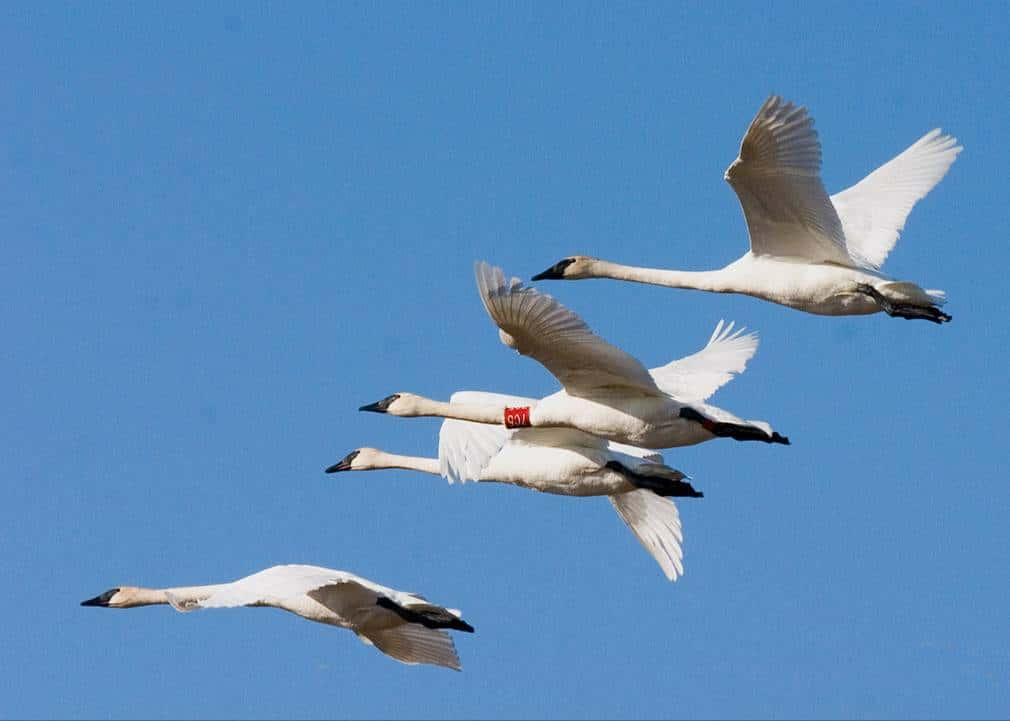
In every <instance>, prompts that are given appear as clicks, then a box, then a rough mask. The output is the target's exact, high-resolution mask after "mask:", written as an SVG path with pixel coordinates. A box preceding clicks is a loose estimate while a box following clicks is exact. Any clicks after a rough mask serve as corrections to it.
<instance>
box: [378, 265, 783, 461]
mask: <svg viewBox="0 0 1010 721" xmlns="http://www.w3.org/2000/svg"><path fill="white" fill-rule="evenodd" d="M476 276H477V286H478V289H479V291H480V295H481V300H482V301H483V303H484V307H485V308H486V309H487V312H488V315H490V316H491V318H492V319H493V320H494V321H495V323H496V324H497V325H498V327H499V329H500V332H499V336H500V338H501V340H502V342H503V343H505V345H507V346H509V347H510V348H513V349H515V350H516V351H518V352H519V353H521V354H522V355H527V356H530V357H532V358H534V359H535V360H537V361H539V362H540V363H541V364H542V365H544V366H545V367H546V368H547V370H549V371H550V372H551V373H552V374H553V375H554V376H555V377H556V378H557V379H558V380H559V381H560V382H561V384H562V385H563V386H564V388H563V389H562V390H561V391H558V392H557V393H554V394H552V395H549V396H547V397H545V398H543V399H541V400H539V401H529V402H528V404H527V407H528V408H529V417H528V419H524V423H523V424H524V425H529V426H531V427H533V428H572V429H577V430H580V431H584V432H586V433H589V434H592V435H595V436H599V437H601V438H605V439H607V440H610V441H614V442H616V443H624V444H629V445H633V446H642V447H645V448H673V447H677V446H688V445H692V444H695V443H701V442H703V441H708V440H711V439H712V438H715V437H717V433H716V432H715V431H713V430H712V427H713V426H712V425H711V423H710V422H717V423H722V424H730V425H733V426H736V427H740V428H744V429H746V430H747V431H749V432H752V433H753V435H754V437H755V438H754V439H759V440H766V441H769V442H772V441H775V442H786V441H785V439H784V438H782V437H781V436H778V434H776V433H774V431H772V429H771V427H770V426H769V425H768V424H767V423H764V422H761V421H744V420H741V419H739V418H737V417H736V416H734V415H733V414H731V413H729V412H728V411H725V410H722V409H720V408H716V407H715V406H711V405H708V404H707V403H705V402H704V401H705V399H707V398H708V397H709V396H711V395H712V393H714V392H715V391H716V389H718V388H719V387H720V386H722V385H723V384H725V383H726V382H727V381H729V380H730V379H731V378H732V377H733V376H734V375H735V374H737V373H739V372H741V371H743V369H744V368H745V367H746V365H747V361H748V360H749V359H750V358H751V357H752V356H753V355H754V352H755V351H756V350H757V336H756V335H755V334H753V333H752V334H748V335H743V334H742V332H741V331H737V332H736V333H734V332H733V324H732V323H730V324H729V325H728V326H727V325H724V324H723V323H722V322H721V321H720V323H719V325H718V326H716V329H715V332H714V333H713V334H712V337H711V338H710V339H709V342H708V344H707V345H706V346H705V347H704V348H702V349H701V350H700V351H699V352H697V353H695V354H693V355H690V356H687V357H685V358H681V359H679V360H676V361H673V362H671V363H668V364H667V365H665V366H662V367H659V368H653V369H652V370H647V369H646V368H645V366H643V365H642V364H641V363H640V362H639V361H638V360H637V359H636V358H634V357H632V356H631V355H629V354H627V353H625V352H624V351H622V350H620V349H619V348H616V347H615V346H612V345H610V344H609V343H607V342H606V341H604V340H603V339H602V338H600V337H599V336H597V335H596V334H594V333H593V332H592V331H591V330H590V329H589V327H588V326H587V325H586V324H585V322H584V321H583V320H582V319H581V318H579V316H577V315H576V314H575V313H573V312H572V311H570V310H569V309H567V308H565V307H564V306H563V305H561V304H560V303H559V302H558V301H556V300H555V299H554V298H552V297H551V296H549V295H545V294H543V293H540V292H539V291H537V290H536V289H534V288H525V287H523V285H522V283H520V282H519V279H518V278H513V279H512V280H511V282H506V280H505V276H504V275H503V273H502V271H501V270H500V269H499V268H495V267H492V266H489V265H487V264H486V263H483V262H481V263H477V264H476ZM506 408H507V406H505V405H504V404H502V403H489V402H467V403H462V402H454V403H442V402H439V401H434V400H431V399H428V398H424V397H422V396H417V395H414V394H410V393H398V394H395V395H393V396H390V397H389V398H386V399H384V400H383V401H380V402H379V403H375V404H372V405H370V406H364V407H363V410H373V411H381V412H385V413H389V414H391V415H398V416H440V417H443V418H455V419H458V420H464V421H472V422H475V423H488V424H501V423H502V422H503V419H504V414H505V411H506ZM685 409H689V410H692V411H697V412H698V413H700V414H701V415H702V416H704V419H705V421H704V422H699V421H698V420H694V419H689V418H685V417H682V415H681V413H682V412H683V411H684V410H685Z"/></svg>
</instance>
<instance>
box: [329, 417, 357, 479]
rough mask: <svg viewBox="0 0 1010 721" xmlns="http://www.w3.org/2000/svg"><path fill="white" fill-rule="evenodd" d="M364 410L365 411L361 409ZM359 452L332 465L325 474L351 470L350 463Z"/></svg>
mask: <svg viewBox="0 0 1010 721" xmlns="http://www.w3.org/2000/svg"><path fill="white" fill-rule="evenodd" d="M362 410H365V409H362ZM358 453H360V451H351V452H350V453H348V454H347V455H346V456H344V457H343V458H341V459H340V460H339V461H337V462H336V463H334V464H333V465H332V466H330V467H329V468H327V469H326V472H327V473H339V472H340V471H349V470H351V463H352V462H353V461H354V459H355V458H357V456H358Z"/></svg>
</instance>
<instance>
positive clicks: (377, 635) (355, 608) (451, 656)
mask: <svg viewBox="0 0 1010 721" xmlns="http://www.w3.org/2000/svg"><path fill="white" fill-rule="evenodd" d="M158 604H167V605H171V606H172V608H174V609H176V610H177V611H195V610H198V609H201V608H232V607H236V606H268V607H271V608H279V609H282V610H284V611H290V612H291V613H294V614H297V615H299V616H301V617H302V618H305V619H308V620H309V621H316V622H318V623H325V624H327V625H329V626H339V627H340V628H346V629H350V630H351V631H354V633H355V634H357V636H358V638H360V639H361V640H362V641H363V642H364V643H366V644H368V645H374V646H376V647H377V648H378V649H379V650H380V651H382V652H383V653H386V654H387V655H389V656H392V657H393V658H395V659H397V660H398V661H402V662H403V663H406V664H418V663H426V664H434V665H436V666H445V667H447V668H452V669H455V670H459V669H460V663H459V658H458V657H457V655H456V649H455V646H454V645H453V642H452V638H451V637H450V636H449V635H448V634H447V633H446V632H445V631H443V630H439V628H458V629H459V630H467V629H469V630H471V631H472V630H473V629H472V628H470V627H469V625H468V624H466V623H464V622H463V621H461V620H460V612H459V611H458V610H455V609H446V608H442V607H441V606H435V605H433V604H431V603H429V602H428V601H426V600H425V599H423V598H421V597H420V596H417V595H415V594H412V593H406V592H404V591H397V590H395V589H392V588H387V587H386V586H380V585H379V584H377V583H373V582H372V581H369V580H367V579H364V578H361V577H360V576H355V575H354V574H353V573H348V572H346V571H335V570H333V569H329V568H322V567H319V566H305V565H289V566H273V567H271V568H267V569H265V570H263V571H260V572H259V573H254V574H252V575H251V576H246V577H245V578H240V579H239V580H237V581H233V582H232V583H224V584H217V585H209V586H186V587H180V588H165V589H153V588H138V587H134V586H124V587H121V588H116V589H112V590H111V591H108V592H106V593H105V594H103V595H102V596H98V597H96V598H93V599H90V600H88V601H84V602H83V603H82V605H85V606H106V607H109V608H133V607H136V606H151V605H158ZM397 611H399V612H397ZM424 614H427V616H428V617H430V619H441V620H439V621H437V622H435V623H436V624H441V625H440V626H439V628H430V627H428V626H426V625H423V624H422V623H421V622H419V621H408V620H406V618H412V617H417V618H421V617H422V616H423V615H424ZM405 617H406V618H405ZM426 618H427V617H426ZM430 619H428V622H429V624H431V623H432V621H431V620H430Z"/></svg>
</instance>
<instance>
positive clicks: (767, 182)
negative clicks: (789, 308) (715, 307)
mask: <svg viewBox="0 0 1010 721" xmlns="http://www.w3.org/2000/svg"><path fill="white" fill-rule="evenodd" d="M820 171H821V144H820V141H818V139H817V132H816V131H815V130H814V121H813V119H812V118H811V117H810V115H808V114H807V111H806V108H803V107H797V106H795V105H793V104H792V103H789V102H785V101H784V100H782V98H780V97H778V96H777V95H772V96H771V97H769V98H768V99H767V100H766V101H765V102H764V104H763V105H762V106H761V108H760V109H759V110H758V112H757V115H756V116H754V120H752V121H751V124H750V127H748V128H747V133H746V134H745V135H744V138H743V142H742V143H741V144H740V155H739V157H738V158H737V159H736V160H735V161H733V163H732V164H731V165H730V166H729V168H727V169H726V176H725V177H726V180H727V182H729V184H730V185H731V186H732V187H733V190H735V191H736V194H737V197H738V198H739V199H740V205H741V207H742V208H743V213H744V217H745V218H746V220H747V230H748V232H749V234H750V245H751V250H752V251H753V252H754V253H756V254H758V255H776V256H785V257H795V258H803V259H805V260H810V261H814V262H823V261H830V262H833V263H840V264H842V265H846V266H849V265H852V262H853V261H852V259H851V258H850V257H849V253H848V252H847V250H846V246H845V235H844V233H843V232H842V224H841V222H840V221H839V219H838V215H837V213H835V208H834V206H833V205H832V204H831V201H830V200H829V198H828V194H827V192H826V191H825V190H824V185H823V183H822V182H821V176H820Z"/></svg>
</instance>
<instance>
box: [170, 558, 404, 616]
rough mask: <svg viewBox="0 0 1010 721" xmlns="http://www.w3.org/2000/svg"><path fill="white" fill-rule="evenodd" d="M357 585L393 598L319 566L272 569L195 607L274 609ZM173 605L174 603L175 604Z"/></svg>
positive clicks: (225, 587)
mask: <svg viewBox="0 0 1010 721" xmlns="http://www.w3.org/2000/svg"><path fill="white" fill-rule="evenodd" d="M344 584H348V585H352V586H357V587H358V588H359V589H360V590H362V591H367V592H370V593H373V594H375V596H376V597H378V596H379V595H385V596H390V597H393V595H395V594H396V592H395V591H393V590H392V589H388V588H386V587H384V586H380V585H378V584H376V583H372V582H371V581H367V580H365V579H363V578H360V577H358V576H355V575H354V574H353V573H347V572H346V571H335V570H333V569H330V568H321V567H319V566H304V565H288V566H273V567H271V568H267V569H265V570H263V571H260V572H259V573H254V574H252V575H251V576H246V577H245V578H240V579H239V580H237V581H235V582H233V583H228V584H224V585H223V586H222V587H221V588H219V589H218V590H217V591H215V592H214V593H212V594H211V595H210V596H209V597H207V598H205V599H204V600H202V601H199V602H198V603H196V604H194V607H196V608H233V607H236V606H275V605H277V604H278V603H280V602H282V601H285V600H288V599H291V598H295V597H297V596H302V595H305V594H308V593H311V592H313V591H318V590H320V589H322V588H325V587H327V586H337V585H344ZM173 605H174V604H173Z"/></svg>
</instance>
